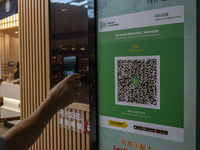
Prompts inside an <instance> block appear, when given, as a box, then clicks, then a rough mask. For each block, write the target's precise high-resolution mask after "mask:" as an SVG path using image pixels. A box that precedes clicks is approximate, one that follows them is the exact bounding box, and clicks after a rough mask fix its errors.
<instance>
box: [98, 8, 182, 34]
mask: <svg viewBox="0 0 200 150" xmlns="http://www.w3.org/2000/svg"><path fill="white" fill-rule="evenodd" d="M181 22H184V6H183V5H180V6H174V7H168V8H162V9H155V10H149V11H143V12H138V13H131V14H126V15H120V16H114V17H108V18H102V19H99V22H98V25H99V32H107V31H116V30H124V29H133V28H140V27H150V26H156V25H166V24H174V23H181Z"/></svg>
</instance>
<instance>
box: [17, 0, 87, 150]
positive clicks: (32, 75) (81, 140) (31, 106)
mask: <svg viewBox="0 0 200 150" xmlns="http://www.w3.org/2000/svg"><path fill="white" fill-rule="evenodd" d="M18 6H19V18H20V26H19V33H20V34H19V36H20V68H21V70H20V80H21V116H22V119H25V118H26V117H27V116H28V115H30V113H32V112H33V111H34V110H35V109H36V108H37V107H38V106H39V105H40V104H41V103H42V101H43V100H44V98H45V96H46V93H47V92H48V91H49V89H50V63H49V62H50V60H49V59H50V52H49V48H50V47H49V0H44V1H40V0H26V1H24V0H19V5H18ZM73 109H74V108H71V110H73ZM66 110H67V109H66ZM80 110H81V109H80ZM81 115H82V119H83V120H86V119H87V120H89V109H88V110H87V112H86V115H85V114H84V113H83V114H81ZM57 119H58V118H57V115H55V116H54V117H53V119H52V120H51V121H50V123H49V124H48V125H47V128H46V129H45V130H44V132H43V134H42V135H41V137H40V138H39V139H38V140H37V142H36V143H35V144H34V145H33V146H32V147H31V148H30V149H31V150H90V147H89V144H90V143H89V135H87V134H86V133H77V132H75V131H71V130H69V129H64V128H60V127H58V126H57ZM70 124H71V122H70ZM82 126H84V122H83V124H82Z"/></svg>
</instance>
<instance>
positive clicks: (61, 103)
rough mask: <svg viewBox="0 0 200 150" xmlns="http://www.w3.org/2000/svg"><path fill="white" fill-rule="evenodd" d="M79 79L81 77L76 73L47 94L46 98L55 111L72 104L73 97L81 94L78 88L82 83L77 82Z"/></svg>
mask: <svg viewBox="0 0 200 150" xmlns="http://www.w3.org/2000/svg"><path fill="white" fill-rule="evenodd" d="M80 77H81V75H80V74H78V73H75V74H72V75H70V76H68V77H66V78H65V79H63V80H62V81H61V82H59V83H58V84H57V85H56V86H54V87H53V88H52V89H51V90H50V91H49V92H48V93H47V98H49V99H50V101H52V103H53V105H54V107H56V109H57V110H60V109H62V108H64V107H66V106H68V105H69V104H71V103H72V102H74V96H75V95H78V94H80V93H81V90H80V87H81V86H82V83H81V81H80V80H79V78H80Z"/></svg>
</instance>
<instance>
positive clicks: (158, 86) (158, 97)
mask: <svg viewBox="0 0 200 150" xmlns="http://www.w3.org/2000/svg"><path fill="white" fill-rule="evenodd" d="M142 59H145V60H147V59H156V60H157V84H156V86H157V98H156V101H157V104H156V105H147V104H138V103H132V102H126V101H125V102H119V101H118V76H117V74H118V71H117V61H118V60H142ZM115 104H117V105H126V106H135V107H143V108H152V109H160V56H131V57H130V56H129V57H115Z"/></svg>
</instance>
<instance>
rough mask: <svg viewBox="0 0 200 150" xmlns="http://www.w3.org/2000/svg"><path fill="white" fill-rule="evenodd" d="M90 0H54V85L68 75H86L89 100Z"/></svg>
mask: <svg viewBox="0 0 200 150" xmlns="http://www.w3.org/2000/svg"><path fill="white" fill-rule="evenodd" d="M87 5H88V4H87V1H86V0H51V87H53V86H54V85H56V84H57V83H58V82H59V81H61V80H62V79H63V78H64V77H66V76H67V75H69V74H71V73H73V72H78V73H80V74H81V75H82V78H81V80H82V83H83V86H82V94H81V95H79V96H77V97H76V101H79V102H83V103H89V50H88V9H87Z"/></svg>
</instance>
